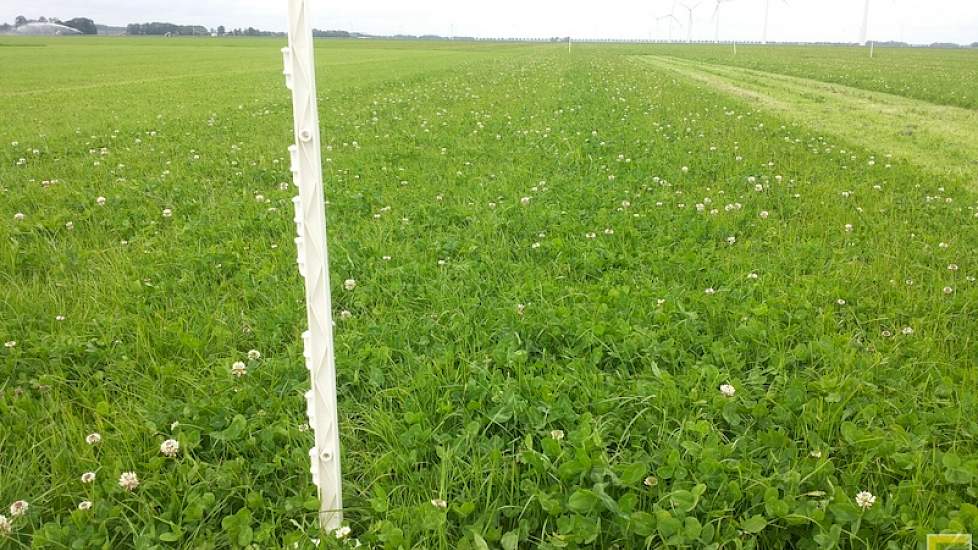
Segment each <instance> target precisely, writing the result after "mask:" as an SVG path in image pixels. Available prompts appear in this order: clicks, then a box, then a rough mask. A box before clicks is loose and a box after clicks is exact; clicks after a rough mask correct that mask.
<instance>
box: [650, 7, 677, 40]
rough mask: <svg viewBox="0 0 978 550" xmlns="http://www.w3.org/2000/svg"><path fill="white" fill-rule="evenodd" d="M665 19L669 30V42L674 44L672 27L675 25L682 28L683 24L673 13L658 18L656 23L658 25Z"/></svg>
mask: <svg viewBox="0 0 978 550" xmlns="http://www.w3.org/2000/svg"><path fill="white" fill-rule="evenodd" d="M663 19H665V20H666V21H667V27H668V29H669V42H672V25H673V24H674V23H675V24H676V25H680V26H682V24H681V23H680V22H679V19H676V16H675V15H673V14H671V13H667V14H666V15H660V16H659V17H656V18H655V22H656V23H658V22H659V21H662V20H663Z"/></svg>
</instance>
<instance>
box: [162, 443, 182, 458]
mask: <svg viewBox="0 0 978 550" xmlns="http://www.w3.org/2000/svg"><path fill="white" fill-rule="evenodd" d="M160 452H161V453H163V456H168V457H170V458H173V457H175V456H177V453H179V452H180V442H179V441H177V440H176V439H167V440H166V441H164V442H163V443H161V444H160Z"/></svg>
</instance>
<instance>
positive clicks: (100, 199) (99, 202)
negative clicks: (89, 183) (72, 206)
mask: <svg viewBox="0 0 978 550" xmlns="http://www.w3.org/2000/svg"><path fill="white" fill-rule="evenodd" d="M95 204H97V205H99V206H105V197H97V198H96V199H95Z"/></svg>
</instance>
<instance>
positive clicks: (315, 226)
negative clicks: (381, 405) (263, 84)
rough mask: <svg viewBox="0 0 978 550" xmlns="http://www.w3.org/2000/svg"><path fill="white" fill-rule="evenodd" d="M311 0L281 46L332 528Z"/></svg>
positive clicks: (330, 396) (324, 519)
mask: <svg viewBox="0 0 978 550" xmlns="http://www.w3.org/2000/svg"><path fill="white" fill-rule="evenodd" d="M309 4H310V2H309V1H307V0H289V46H288V47H287V48H283V49H282V57H283V61H284V64H285V70H284V71H283V72H284V74H285V85H286V87H288V88H289V89H290V90H292V114H293V117H294V119H295V128H294V129H295V144H294V145H292V146H291V147H289V155H290V157H291V161H292V177H293V181H294V183H295V185H296V186H297V187H298V188H299V196H297V197H295V198H294V199H292V202H293V204H294V205H295V223H296V233H297V235H298V236H297V237H296V239H295V242H296V247H297V249H298V264H299V273H300V274H301V275H302V277H303V278H305V286H306V317H307V320H308V322H309V330H308V331H306V332H305V333H304V334H303V335H302V340H303V345H304V352H303V355H304V357H305V361H306V368H308V369H309V376H310V379H311V381H312V389H310V390H309V391H308V392H307V393H306V405H307V406H306V412H307V414H308V415H309V426H310V427H311V428H312V431H313V433H314V435H315V441H316V446H315V447H313V448H312V449H310V450H309V457H310V459H311V461H312V466H311V472H312V482H313V483H314V484H315V485H316V487H317V489H318V492H319V525H320V527H321V528H322V529H323V530H325V531H334V530H336V529H338V528H339V527H340V525H341V524H342V522H343V499H342V493H341V486H340V483H341V478H340V437H339V435H340V434H339V423H338V418H337V410H336V364H335V361H334V357H333V309H332V300H331V296H330V288H329V257H328V255H327V252H326V203H325V199H324V197H323V167H322V158H321V155H320V148H319V139H320V138H319V114H318V111H317V110H316V109H317V105H316V74H315V68H316V65H315V62H314V60H313V37H312V25H311V20H310V16H309Z"/></svg>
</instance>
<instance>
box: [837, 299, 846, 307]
mask: <svg viewBox="0 0 978 550" xmlns="http://www.w3.org/2000/svg"><path fill="white" fill-rule="evenodd" d="M835 303H837V304H839V305H840V306H844V305H846V301H845V300H843V299H842V298H839V299H838V300H836V301H835Z"/></svg>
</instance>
